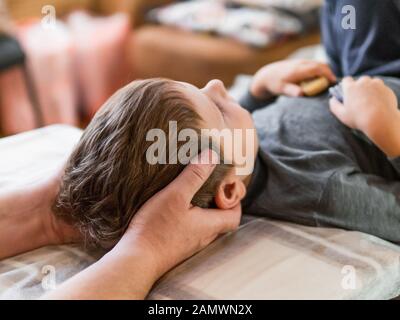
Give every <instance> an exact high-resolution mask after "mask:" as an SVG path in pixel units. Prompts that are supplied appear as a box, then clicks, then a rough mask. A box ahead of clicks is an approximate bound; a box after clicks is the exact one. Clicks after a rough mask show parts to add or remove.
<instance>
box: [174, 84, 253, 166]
mask: <svg viewBox="0 0 400 320" xmlns="http://www.w3.org/2000/svg"><path fill="white" fill-rule="evenodd" d="M179 85H180V86H182V88H183V90H184V94H185V95H186V96H187V98H189V99H190V100H191V101H192V102H193V108H194V110H195V111H196V112H197V113H198V114H199V115H200V117H201V118H202V119H203V121H204V128H205V129H217V130H223V129H229V130H230V131H232V132H233V131H234V130H235V131H236V133H241V135H242V139H240V138H235V136H233V137H234V138H233V143H232V144H227V143H226V142H225V141H224V140H223V139H222V140H221V144H222V147H223V149H224V154H229V155H233V156H232V157H233V163H234V164H236V163H243V159H242V158H241V159H238V157H237V152H238V151H240V153H241V156H242V157H246V158H247V160H246V161H249V163H250V162H251V165H253V163H254V160H255V157H256V154H257V150H258V140H257V134H256V132H255V128H254V123H253V119H252V117H251V115H250V113H249V112H248V111H247V110H245V109H243V108H242V107H241V106H240V105H239V104H238V103H237V102H236V101H234V100H233V98H232V97H230V96H229V93H228V92H227V91H226V89H225V87H224V85H223V83H222V82H221V81H219V80H212V81H210V82H209V83H208V84H207V85H206V86H205V87H204V88H202V89H200V90H199V89H198V88H196V87H195V86H192V85H190V84H187V83H182V82H180V83H179ZM248 129H250V130H248ZM246 131H248V132H249V131H251V132H253V133H254V134H253V135H252V139H246ZM249 144H251V145H252V147H249ZM235 157H236V159H235Z"/></svg>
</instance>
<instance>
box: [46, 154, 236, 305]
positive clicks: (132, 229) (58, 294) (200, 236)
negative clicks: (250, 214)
mask: <svg viewBox="0 0 400 320" xmlns="http://www.w3.org/2000/svg"><path fill="white" fill-rule="evenodd" d="M210 153H211V152H210V151H206V152H203V153H202V154H201V156H200V159H199V160H200V161H198V162H199V163H200V164H190V165H188V166H187V167H186V168H185V170H184V171H183V172H182V173H181V174H180V176H179V177H178V178H176V179H175V181H173V182H172V183H171V184H170V185H168V186H167V187H166V188H165V189H164V190H162V191H160V192H159V193H158V194H156V195H154V196H153V197H152V198H151V199H150V200H148V201H147V202H146V203H145V204H144V205H143V207H142V208H141V209H140V210H139V211H138V212H137V213H136V215H135V216H134V218H133V220H132V222H131V224H130V226H129V228H128V229H127V231H126V232H125V234H124V236H123V237H122V239H121V240H120V241H119V242H118V244H117V245H116V246H115V247H114V248H113V249H112V250H111V251H110V252H109V253H108V254H106V255H105V256H104V257H103V258H102V259H100V260H99V261H98V262H96V263H95V264H93V265H92V266H90V267H89V268H87V269H86V270H84V271H82V272H81V273H79V274H78V275H76V276H75V277H73V278H72V279H70V280H68V281H67V282H66V283H64V284H63V285H61V286H60V287H58V288H57V289H56V290H55V291H53V292H52V293H50V294H49V295H47V296H46V297H45V298H50V299H142V298H144V297H146V295H147V294H148V292H149V290H150V289H151V287H152V286H153V284H154V282H155V281H157V280H158V278H159V277H161V276H162V275H163V274H164V273H165V272H167V271H168V270H169V269H171V268H172V267H174V266H175V265H177V264H179V263H180V262H182V261H184V260H185V259H187V258H189V257H190V256H192V255H193V254H195V253H196V252H198V251H199V250H201V249H203V248H204V247H205V246H207V245H208V244H209V243H210V242H212V241H213V240H214V239H215V238H217V237H218V235H220V234H223V233H226V232H229V231H233V230H235V229H236V228H237V227H238V225H239V222H240V216H241V208H240V205H239V206H237V207H236V208H234V209H232V210H217V209H215V210H214V209H200V208H198V207H194V206H192V205H191V200H192V198H193V196H194V195H195V193H196V192H197V191H198V190H199V189H200V187H201V186H202V185H203V184H204V182H205V181H206V180H207V179H208V177H209V176H210V175H211V172H212V171H213V169H214V167H215V165H213V164H211V163H210V161H205V160H204V159H209V158H210V157H209V155H210ZM214 156H216V155H215V154H214Z"/></svg>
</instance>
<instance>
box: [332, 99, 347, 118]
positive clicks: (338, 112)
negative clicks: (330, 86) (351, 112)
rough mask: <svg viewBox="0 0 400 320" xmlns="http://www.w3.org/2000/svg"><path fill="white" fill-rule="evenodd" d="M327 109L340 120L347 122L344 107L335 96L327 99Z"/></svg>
mask: <svg viewBox="0 0 400 320" xmlns="http://www.w3.org/2000/svg"><path fill="white" fill-rule="evenodd" d="M329 109H330V110H331V112H332V113H333V114H334V115H335V117H336V118H338V119H339V120H340V121H341V122H343V123H344V124H346V123H347V116H346V114H347V113H346V108H345V106H344V105H343V104H341V103H340V102H339V101H338V100H337V99H336V98H334V97H333V98H331V99H330V100H329Z"/></svg>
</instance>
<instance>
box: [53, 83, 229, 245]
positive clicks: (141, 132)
mask: <svg viewBox="0 0 400 320" xmlns="http://www.w3.org/2000/svg"><path fill="white" fill-rule="evenodd" d="M190 105H191V102H190V101H188V99H187V98H186V97H184V96H183V94H182V93H181V92H179V90H178V89H177V85H176V84H175V83H174V82H173V81H171V80H165V79H151V80H142V81H135V82H132V83H131V84H129V85H127V86H126V87H124V88H122V89H120V90H119V91H118V92H116V93H115V94H114V95H113V96H112V97H111V98H110V99H109V100H108V101H107V102H106V103H105V104H104V106H103V107H102V108H101V110H100V111H99V112H98V113H97V114H96V116H95V117H94V118H93V120H92V121H91V123H90V124H89V126H88V127H87V128H86V130H85V132H84V133H83V136H82V138H81V140H80V142H79V143H78V145H77V146H76V148H75V150H74V151H73V153H72V155H71V156H70V159H69V161H68V164H67V167H66V169H65V173H64V176H63V178H62V183H61V189H60V192H59V194H58V196H57V198H56V202H55V205H54V212H55V214H56V215H57V216H58V217H61V218H63V219H64V220H65V221H67V222H68V223H70V224H73V225H74V226H75V227H77V228H78V229H79V230H80V232H81V233H82V235H83V237H84V240H85V243H86V244H88V245H92V246H97V247H103V248H110V247H111V246H113V245H115V243H116V242H117V241H118V240H119V238H120V237H121V236H122V235H123V233H124V231H125V229H126V228H127V226H128V225H129V222H130V220H131V219H132V217H133V215H134V214H135V213H136V212H137V211H138V210H139V208H140V207H141V206H142V205H143V204H144V202H146V201H147V200H148V199H149V198H150V197H151V196H153V195H154V194H155V193H156V192H158V191H159V190H161V189H163V188H164V187H165V186H167V185H168V184H169V183H170V182H171V181H172V180H174V179H175V178H176V177H177V176H178V175H179V173H180V172H181V171H182V170H183V168H184V165H183V164H179V163H178V164H154V165H152V164H149V163H148V161H147V160H146V150H147V149H148V147H149V146H150V145H151V144H152V142H149V141H146V134H147V132H148V131H149V130H151V129H153V128H159V129H161V130H163V131H164V132H168V124H169V121H176V122H177V131H178V132H180V130H182V129H185V128H190V129H195V130H196V132H197V133H198V135H200V124H201V120H202V119H201V118H200V116H199V115H198V114H197V113H196V112H195V111H194V110H193V109H192V108H191V106H190ZM167 140H168V139H167ZM167 143H168V142H167ZM183 143H184V142H181V143H179V142H178V148H179V147H180V146H181V145H182V144H183ZM166 149H167V150H168V145H167V146H166ZM198 151H201V150H198ZM221 163H222V162H221ZM231 167H232V166H231V165H225V164H219V165H217V167H216V169H215V170H214V172H213V174H212V175H211V177H210V178H209V179H208V180H207V181H206V183H205V184H204V185H203V187H202V188H201V189H200V190H199V192H198V193H197V194H196V195H195V196H194V198H193V200H192V203H193V204H194V205H197V206H200V207H212V206H214V196H215V193H216V190H217V188H218V186H219V183H220V181H221V180H222V178H223V177H224V176H225V175H226V174H227V172H228V170H229V169H230V168H231Z"/></svg>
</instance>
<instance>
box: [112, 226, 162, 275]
mask: <svg viewBox="0 0 400 320" xmlns="http://www.w3.org/2000/svg"><path fill="white" fill-rule="evenodd" d="M109 254H110V255H112V256H113V257H114V258H116V259H123V260H124V261H125V262H126V263H127V265H131V266H132V267H133V266H135V265H137V264H138V261H140V265H141V266H142V267H143V268H144V269H145V270H146V279H145V280H146V281H149V282H151V283H154V282H156V281H157V280H158V279H159V278H160V277H161V276H162V275H163V274H164V273H166V272H167V271H168V270H169V268H167V267H166V266H165V265H166V264H165V263H164V261H163V252H162V251H161V250H157V249H156V248H155V247H154V246H153V245H152V244H151V243H150V242H149V241H147V240H146V239H145V238H143V237H141V236H140V235H138V234H135V233H134V232H131V231H130V230H129V229H128V230H127V231H126V232H125V234H124V236H123V237H122V238H121V240H120V241H119V242H118V243H117V245H116V246H115V247H114V248H113V249H112V250H111V251H110V252H109Z"/></svg>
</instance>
